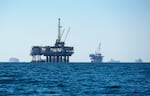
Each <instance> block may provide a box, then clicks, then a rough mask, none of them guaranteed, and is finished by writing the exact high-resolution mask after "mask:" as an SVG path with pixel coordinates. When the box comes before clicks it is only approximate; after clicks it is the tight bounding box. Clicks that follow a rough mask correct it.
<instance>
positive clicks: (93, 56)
mask: <svg viewBox="0 0 150 96" xmlns="http://www.w3.org/2000/svg"><path fill="white" fill-rule="evenodd" d="M100 47H101V44H99V47H98V50H97V51H96V52H95V54H90V55H89V56H90V59H91V62H92V63H102V62H103V57H104V56H102V54H101V53H100Z"/></svg>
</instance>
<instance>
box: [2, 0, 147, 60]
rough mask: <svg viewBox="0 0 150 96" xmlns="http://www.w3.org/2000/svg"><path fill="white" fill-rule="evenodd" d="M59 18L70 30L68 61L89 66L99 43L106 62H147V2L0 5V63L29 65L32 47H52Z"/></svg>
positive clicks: (14, 1)
mask: <svg viewBox="0 0 150 96" xmlns="http://www.w3.org/2000/svg"><path fill="white" fill-rule="evenodd" d="M59 17H60V18H61V21H62V22H61V23H62V26H63V27H64V28H66V29H67V28H68V27H71V30H70V33H69V36H68V38H67V40H66V44H67V45H70V46H74V48H75V54H73V56H72V57H71V61H78V62H80V61H86V62H89V61H90V58H89V54H90V53H94V52H95V51H96V50H97V47H98V44H99V42H101V52H102V55H104V61H106V62H107V61H109V60H110V59H111V58H113V59H115V60H120V61H124V62H128V61H135V59H137V58H142V59H143V60H144V61H146V62H148V61H149V62H150V0H0V61H8V59H9V58H10V57H16V58H19V59H20V61H31V56H30V50H31V48H32V46H34V45H39V46H47V45H49V46H50V45H54V43H55V40H56V38H57V19H58V18H59Z"/></svg>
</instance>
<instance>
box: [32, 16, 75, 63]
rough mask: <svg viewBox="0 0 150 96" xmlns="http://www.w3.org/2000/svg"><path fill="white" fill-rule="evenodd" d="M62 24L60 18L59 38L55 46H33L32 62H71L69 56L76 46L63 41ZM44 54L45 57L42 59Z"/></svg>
mask: <svg viewBox="0 0 150 96" xmlns="http://www.w3.org/2000/svg"><path fill="white" fill-rule="evenodd" d="M61 28H62V26H61V25H60V18H59V19H58V38H57V39H56V43H55V45H54V46H33V47H32V49H31V53H30V55H31V56H32V61H31V62H57V63H59V62H69V57H70V56H71V55H72V54H73V53H74V52H73V50H74V47H71V46H65V41H64V42H63V41H61V38H62V34H63V33H62V32H61ZM41 56H44V57H45V59H42V58H41Z"/></svg>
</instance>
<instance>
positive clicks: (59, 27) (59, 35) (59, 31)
mask: <svg viewBox="0 0 150 96" xmlns="http://www.w3.org/2000/svg"><path fill="white" fill-rule="evenodd" d="M57 40H58V42H60V40H61V25H60V18H58V39H57Z"/></svg>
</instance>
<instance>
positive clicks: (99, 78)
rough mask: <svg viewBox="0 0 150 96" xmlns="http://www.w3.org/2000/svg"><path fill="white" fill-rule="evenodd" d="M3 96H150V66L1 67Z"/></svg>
mask: <svg viewBox="0 0 150 96" xmlns="http://www.w3.org/2000/svg"><path fill="white" fill-rule="evenodd" d="M0 96H150V64H127V63H126V64H119V63H116V64H115V63H113V64H109V63H106V64H105V63H104V64H93V63H69V64H65V63H59V64H53V63H0Z"/></svg>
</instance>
